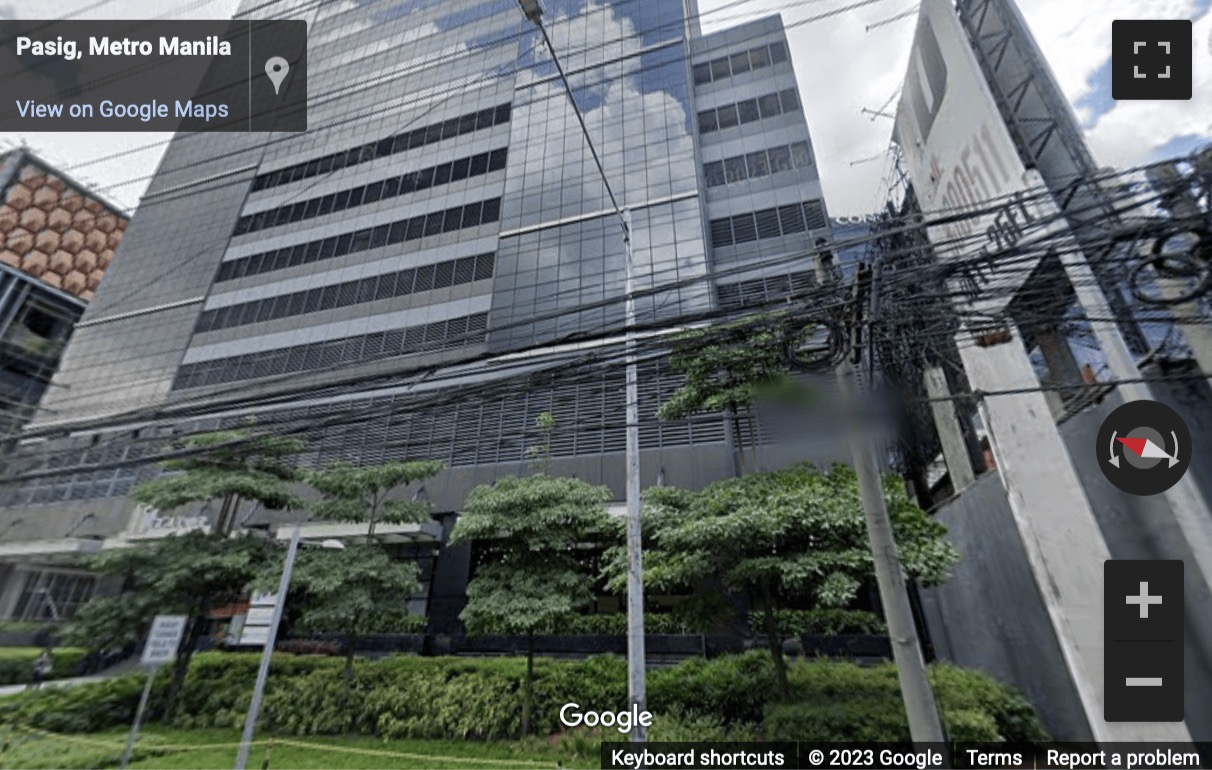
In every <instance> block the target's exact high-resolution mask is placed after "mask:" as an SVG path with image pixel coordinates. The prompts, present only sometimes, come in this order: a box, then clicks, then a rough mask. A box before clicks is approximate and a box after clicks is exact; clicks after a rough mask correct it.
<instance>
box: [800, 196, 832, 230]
mask: <svg viewBox="0 0 1212 770" xmlns="http://www.w3.org/2000/svg"><path fill="white" fill-rule="evenodd" d="M804 221H805V222H806V223H807V225H808V229H809V230H823V229H824V228H826V227H828V225H829V222H828V221H827V220H826V218H825V207H824V206H823V205H821V202H820V201H808V202H806V203H805V204H804Z"/></svg>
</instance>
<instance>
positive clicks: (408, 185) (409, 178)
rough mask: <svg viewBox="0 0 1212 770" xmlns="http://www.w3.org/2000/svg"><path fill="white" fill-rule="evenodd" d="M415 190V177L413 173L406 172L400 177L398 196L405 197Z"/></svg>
mask: <svg viewBox="0 0 1212 770" xmlns="http://www.w3.org/2000/svg"><path fill="white" fill-rule="evenodd" d="M416 189H417V175H416V174H415V173H413V172H411V171H410V172H408V173H407V174H404V175H403V176H401V177H400V195H407V194H408V193H410V192H412V191H413V190H416Z"/></svg>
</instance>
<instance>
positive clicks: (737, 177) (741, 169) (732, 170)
mask: <svg viewBox="0 0 1212 770" xmlns="http://www.w3.org/2000/svg"><path fill="white" fill-rule="evenodd" d="M724 175H725V177H726V178H727V180H728V182H729V183H732V182H743V181H745V179H746V173H745V159H744V158H743V157H736V158H725V159H724Z"/></svg>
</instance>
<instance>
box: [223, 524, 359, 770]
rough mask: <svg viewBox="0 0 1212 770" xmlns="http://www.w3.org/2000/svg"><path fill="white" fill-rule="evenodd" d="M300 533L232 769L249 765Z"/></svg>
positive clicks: (330, 543)
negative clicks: (249, 755) (249, 754)
mask: <svg viewBox="0 0 1212 770" xmlns="http://www.w3.org/2000/svg"><path fill="white" fill-rule="evenodd" d="M302 531H303V530H302V528H301V527H300V526H299V525H298V524H296V525H295V531H294V533H293V534H292V535H291V536H290V545H289V546H288V547H287V549H286V563H285V564H284V565H283V566H282V579H281V580H279V581H278V593H277V596H275V597H274V611H273V615H272V617H271V618H270V620H269V629H268V631H267V633H266V637H265V648H264V649H263V650H262V651H261V666H260V667H259V668H258V669H257V682H256V684H254V685H253V696H252V701H251V702H250V703H249V704H248V715H247V716H246V717H245V718H244V733H243V734H242V735H241V736H240V751H239V753H238V754H237V755H236V769H235V770H244V768H245V766H246V765H247V764H248V752H249V751H251V750H252V739H253V732H254V731H255V730H256V729H257V718H258V716H259V715H260V712H261V697H262V696H263V695H264V694H265V680H266V678H267V677H268V676H269V661H270V659H271V658H272V657H273V652H274V644H275V643H276V642H277V640H278V624H279V623H280V622H281V621H282V611H283V610H284V609H285V608H286V590H287V589H288V588H290V574H291V572H293V571H294V567H295V556H297V555H298V553H299V545H300V544H301V543H302V542H303V541H302ZM309 545H310V544H309ZM316 545H319V546H320V547H322V548H337V549H341V548H344V547H345V546H343V545H342V544H341V543H340V542H338V541H336V540H325V541H324V542H322V543H317V544H316Z"/></svg>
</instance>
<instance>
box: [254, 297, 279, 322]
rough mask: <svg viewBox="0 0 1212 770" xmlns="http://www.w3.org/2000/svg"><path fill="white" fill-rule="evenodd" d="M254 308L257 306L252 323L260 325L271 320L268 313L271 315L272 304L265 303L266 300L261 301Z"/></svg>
mask: <svg viewBox="0 0 1212 770" xmlns="http://www.w3.org/2000/svg"><path fill="white" fill-rule="evenodd" d="M256 306H257V315H256V316H255V318H254V319H253V320H254V322H255V323H262V322H264V321H268V320H269V319H270V318H271V316H270V313H272V312H273V309H274V307H273V303H272V302H267V301H266V300H261V301H260V302H257V303H256Z"/></svg>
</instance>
